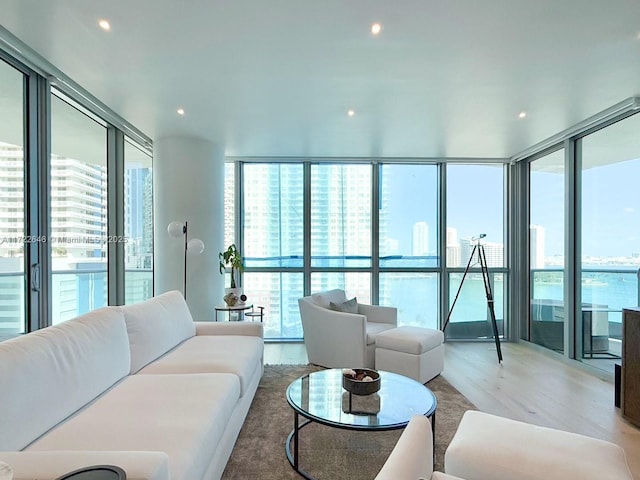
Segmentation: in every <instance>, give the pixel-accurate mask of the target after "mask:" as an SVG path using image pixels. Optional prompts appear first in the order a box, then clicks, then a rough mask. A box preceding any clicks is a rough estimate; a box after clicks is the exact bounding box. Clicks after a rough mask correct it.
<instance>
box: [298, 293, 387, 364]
mask: <svg viewBox="0 0 640 480" xmlns="http://www.w3.org/2000/svg"><path fill="white" fill-rule="evenodd" d="M346 300H347V297H346V295H345V293H344V290H330V291H328V292H323V293H316V294H313V295H311V296H308V297H303V298H300V299H298V305H299V306H300V318H301V320H302V330H303V332H304V343H305V345H306V347H307V356H308V358H309V363H313V364H315V365H320V366H323V367H328V368H342V367H349V368H363V367H364V368H374V362H375V343H376V335H377V334H378V333H380V332H384V331H385V330H389V329H392V328H395V327H396V325H397V323H398V310H397V309H396V308H394V307H382V306H378V305H365V304H361V303H358V305H357V309H358V313H345V312H338V311H334V310H331V309H329V305H330V302H333V303H335V304H342V303H344V302H345V301H346Z"/></svg>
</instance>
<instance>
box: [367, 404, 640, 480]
mask: <svg viewBox="0 0 640 480" xmlns="http://www.w3.org/2000/svg"><path fill="white" fill-rule="evenodd" d="M432 459H433V443H432V436H431V424H430V422H429V420H428V419H427V418H426V417H423V416H416V417H414V418H412V419H411V421H410V422H409V425H408V426H407V428H406V429H405V430H404V431H403V432H402V435H401V437H400V439H399V440H398V443H397V444H396V446H395V447H394V449H393V451H392V452H391V455H390V456H389V458H388V459H387V461H386V462H385V464H384V466H383V467H382V469H381V470H380V472H379V474H378V476H376V479H375V480H404V479H407V480H409V479H412V480H415V479H424V480H429V479H431V480H445V479H448V480H455V479H458V480H461V479H465V480H537V479H541V478H544V479H546V480H566V479H574V478H575V479H580V480H633V475H632V474H631V471H630V470H629V466H628V464H627V459H626V456H625V453H624V450H623V449H622V448H620V447H619V446H618V445H615V444H613V443H611V442H607V441H604V440H599V439H596V438H591V437H587V436H585V435H578V434H575V433H570V432H564V431H561V430H556V429H552V428H546V427H539V426H536V425H531V424H528V423H524V422H519V421H516V420H511V419H508V418H503V417H498V416H496V415H491V414H488V413H483V412H479V411H475V410H469V411H467V412H465V414H464V415H463V417H462V420H461V421H460V425H459V426H458V430H457V431H456V433H455V435H454V437H453V439H452V440H451V443H450V444H449V446H448V447H447V450H446V452H445V460H444V464H445V465H444V469H445V472H446V473H442V472H434V471H433V463H432Z"/></svg>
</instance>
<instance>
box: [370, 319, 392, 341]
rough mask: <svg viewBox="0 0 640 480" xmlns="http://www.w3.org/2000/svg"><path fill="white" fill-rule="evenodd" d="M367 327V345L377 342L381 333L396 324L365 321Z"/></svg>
mask: <svg viewBox="0 0 640 480" xmlns="http://www.w3.org/2000/svg"><path fill="white" fill-rule="evenodd" d="M365 327H366V329H367V345H373V344H374V343H376V337H377V336H378V334H379V333H382V332H385V331H387V330H391V329H392V328H396V327H395V325H391V324H390V323H375V322H365Z"/></svg>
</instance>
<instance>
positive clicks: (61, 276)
mask: <svg viewBox="0 0 640 480" xmlns="http://www.w3.org/2000/svg"><path fill="white" fill-rule="evenodd" d="M51 283H52V321H53V323H54V324H56V323H60V322H62V321H65V320H69V319H71V318H74V317H77V316H78V315H82V314H83V313H87V312H89V311H91V310H95V309H96V308H100V307H104V306H106V305H107V270H106V269H95V268H94V269H87V270H58V271H55V272H53V273H52V275H51ZM24 290H25V289H24V273H22V272H4V273H0V291H1V292H2V293H1V294H0V337H6V336H11V335H16V334H20V333H24V331H25V312H24V303H25V302H24ZM152 295H153V270H152V269H126V270H125V301H126V303H127V304H131V303H137V302H140V301H143V300H146V299H147V298H150V297H151V296H152Z"/></svg>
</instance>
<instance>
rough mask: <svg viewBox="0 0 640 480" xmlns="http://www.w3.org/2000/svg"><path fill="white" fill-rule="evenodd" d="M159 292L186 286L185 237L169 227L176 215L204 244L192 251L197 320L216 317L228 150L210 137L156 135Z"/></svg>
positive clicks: (190, 288)
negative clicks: (175, 234) (171, 233)
mask: <svg viewBox="0 0 640 480" xmlns="http://www.w3.org/2000/svg"><path fill="white" fill-rule="evenodd" d="M153 151H154V155H153V180H154V249H155V250H154V255H155V264H154V271H155V275H154V287H155V294H156V295H158V294H160V293H163V292H166V291H168V290H180V291H182V289H183V274H184V270H183V266H184V240H183V238H174V237H171V236H169V234H168V233H167V226H168V225H169V223H171V222H172V221H179V222H184V221H187V222H188V226H189V231H188V234H189V239H192V238H199V239H201V240H202V241H203V242H204V245H205V249H204V252H203V253H202V254H200V255H193V256H192V255H189V256H188V257H187V303H188V304H189V308H190V309H191V313H192V315H193V318H194V320H210V319H214V313H215V312H214V310H213V307H214V306H215V305H217V304H219V303H222V296H223V294H224V293H223V292H224V283H223V282H224V277H223V276H222V275H221V274H220V271H219V269H218V252H220V251H222V250H223V248H224V247H223V243H224V150H223V148H221V147H220V146H218V145H216V144H214V143H211V142H209V141H206V140H201V139H197V138H189V137H165V138H161V139H159V140H156V141H154V148H153Z"/></svg>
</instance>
